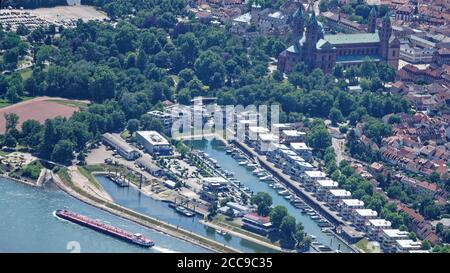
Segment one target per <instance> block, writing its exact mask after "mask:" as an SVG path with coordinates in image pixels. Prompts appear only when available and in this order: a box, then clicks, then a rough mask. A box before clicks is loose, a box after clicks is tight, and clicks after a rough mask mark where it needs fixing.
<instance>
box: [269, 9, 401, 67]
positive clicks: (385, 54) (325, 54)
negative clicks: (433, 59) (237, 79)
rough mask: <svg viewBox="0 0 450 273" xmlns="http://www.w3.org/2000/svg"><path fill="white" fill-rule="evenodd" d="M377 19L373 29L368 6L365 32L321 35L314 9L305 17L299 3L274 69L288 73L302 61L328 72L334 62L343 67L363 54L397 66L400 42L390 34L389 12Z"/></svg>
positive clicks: (355, 62)
mask: <svg viewBox="0 0 450 273" xmlns="http://www.w3.org/2000/svg"><path fill="white" fill-rule="evenodd" d="M381 21H382V24H381V28H380V29H379V30H377V14H376V11H375V9H372V10H371V11H370V15H369V18H368V28H367V32H366V33H354V34H336V35H324V31H323V27H322V24H321V23H320V22H318V20H317V18H316V15H315V14H314V12H312V13H311V15H309V16H308V19H307V20H305V16H304V12H303V9H302V8H301V7H300V8H298V9H297V10H296V11H295V13H294V15H293V18H292V20H291V28H292V38H291V40H292V41H291V43H292V45H291V46H290V47H288V48H287V49H285V50H284V51H283V52H281V53H280V55H279V56H278V70H279V71H281V72H284V73H289V72H291V71H292V69H293V68H294V66H295V65H296V64H297V63H300V62H303V63H305V64H306V65H307V66H308V67H309V68H310V69H315V68H320V69H322V70H323V71H324V72H325V73H330V72H332V71H333V68H334V67H335V66H336V65H337V64H340V65H342V66H343V67H344V68H345V67H348V66H351V65H360V64H361V63H363V62H364V60H367V58H369V59H370V60H371V61H373V62H376V63H378V62H383V61H384V62H386V63H387V64H388V65H389V66H390V67H392V68H394V69H395V70H397V67H398V59H399V53H400V42H399V41H398V39H397V38H395V37H394V35H392V26H391V20H390V18H389V15H388V14H386V16H384V17H383V18H382V19H381ZM305 23H306V27H305Z"/></svg>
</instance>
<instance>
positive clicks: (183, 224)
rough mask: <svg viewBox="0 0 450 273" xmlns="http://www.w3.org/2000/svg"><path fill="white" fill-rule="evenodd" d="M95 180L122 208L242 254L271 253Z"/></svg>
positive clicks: (159, 203) (137, 193)
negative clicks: (200, 236) (210, 240)
mask: <svg viewBox="0 0 450 273" xmlns="http://www.w3.org/2000/svg"><path fill="white" fill-rule="evenodd" d="M96 178H97V180H98V181H99V182H100V184H101V185H102V186H103V188H104V189H105V190H106V192H108V194H109V195H110V196H111V197H112V199H113V201H114V202H115V203H117V204H119V205H121V206H123V207H126V208H128V209H131V210H134V211H137V212H140V213H142V214H146V215H148V216H151V217H153V218H156V219H159V220H161V221H164V222H167V223H170V224H172V225H175V226H178V227H180V228H183V229H185V230H188V231H192V232H194V233H196V234H199V235H202V236H205V237H208V238H210V239H212V240H214V241H217V242H220V243H223V244H225V245H228V246H231V247H233V248H235V249H238V250H240V251H243V252H249V253H255V252H256V253H261V252H273V250H272V249H270V248H266V247H263V246H260V245H257V244H255V243H253V242H250V241H247V240H244V239H241V238H239V237H235V236H230V235H228V236H222V235H219V234H217V233H216V232H215V230H214V229H212V228H209V227H206V226H204V225H203V224H202V223H200V222H199V221H200V220H201V219H202V218H201V217H200V216H195V217H185V216H182V215H180V214H178V213H176V212H175V211H174V210H173V209H172V208H170V207H169V206H168V204H167V203H164V202H162V201H158V200H155V199H152V198H151V197H148V196H146V195H144V194H142V193H141V192H140V191H138V190H137V189H135V188H133V187H127V188H122V187H119V186H117V185H116V184H115V183H114V182H112V181H111V180H109V179H108V178H107V177H105V176H96Z"/></svg>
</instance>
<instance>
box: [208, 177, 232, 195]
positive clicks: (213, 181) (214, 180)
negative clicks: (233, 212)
mask: <svg viewBox="0 0 450 273" xmlns="http://www.w3.org/2000/svg"><path fill="white" fill-rule="evenodd" d="M202 184H203V189H204V190H207V191H212V192H223V191H227V190H228V185H229V182H228V180H226V179H225V178H223V177H220V176H217V177H203V179H202Z"/></svg>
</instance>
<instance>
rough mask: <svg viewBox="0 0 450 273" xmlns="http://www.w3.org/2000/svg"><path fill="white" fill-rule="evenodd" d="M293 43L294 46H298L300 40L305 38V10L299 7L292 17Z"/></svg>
mask: <svg viewBox="0 0 450 273" xmlns="http://www.w3.org/2000/svg"><path fill="white" fill-rule="evenodd" d="M291 26H292V37H291V38H292V43H293V44H294V45H296V44H298V42H299V40H300V39H301V38H302V36H303V31H304V27H305V26H304V21H303V10H302V7H299V8H298V9H297V10H296V11H295V12H294V14H293V15H292V23H291Z"/></svg>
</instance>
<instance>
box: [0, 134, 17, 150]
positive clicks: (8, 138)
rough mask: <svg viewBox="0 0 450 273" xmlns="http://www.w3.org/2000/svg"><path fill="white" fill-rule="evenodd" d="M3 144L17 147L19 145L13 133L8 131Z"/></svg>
mask: <svg viewBox="0 0 450 273" xmlns="http://www.w3.org/2000/svg"><path fill="white" fill-rule="evenodd" d="M3 145H4V146H6V147H10V148H15V147H16V145H17V140H16V138H15V137H14V136H13V135H12V134H10V133H6V134H5V138H4V139H3Z"/></svg>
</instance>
